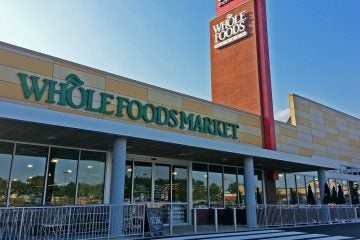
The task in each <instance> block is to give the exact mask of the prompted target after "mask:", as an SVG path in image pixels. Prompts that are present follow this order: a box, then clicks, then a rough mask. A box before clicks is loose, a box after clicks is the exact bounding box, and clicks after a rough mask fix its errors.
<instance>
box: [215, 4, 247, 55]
mask: <svg viewBox="0 0 360 240" xmlns="http://www.w3.org/2000/svg"><path fill="white" fill-rule="evenodd" d="M213 29H214V32H215V35H214V38H215V39H214V40H215V41H214V42H215V45H214V48H221V47H224V46H226V45H228V44H230V43H232V42H235V41H237V40H239V39H242V38H244V37H246V36H247V35H248V33H247V31H246V12H245V11H242V12H241V13H240V14H238V15H232V14H228V15H227V16H226V19H225V20H224V21H222V22H220V23H218V24H216V25H214V26H213Z"/></svg>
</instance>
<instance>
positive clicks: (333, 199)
mask: <svg viewBox="0 0 360 240" xmlns="http://www.w3.org/2000/svg"><path fill="white" fill-rule="evenodd" d="M330 202H331V203H334V204H336V203H337V202H338V199H337V192H336V188H335V186H333V187H332V189H331V197H330Z"/></svg>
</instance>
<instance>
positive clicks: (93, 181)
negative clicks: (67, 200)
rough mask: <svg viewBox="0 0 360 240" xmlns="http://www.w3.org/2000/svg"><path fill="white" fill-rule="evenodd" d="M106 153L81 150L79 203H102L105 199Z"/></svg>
mask: <svg viewBox="0 0 360 240" xmlns="http://www.w3.org/2000/svg"><path fill="white" fill-rule="evenodd" d="M105 162H106V153H101V152H91V151H81V157H80V163H79V171H78V196H77V200H76V202H77V204H100V203H102V202H103V199H104V178H105Z"/></svg>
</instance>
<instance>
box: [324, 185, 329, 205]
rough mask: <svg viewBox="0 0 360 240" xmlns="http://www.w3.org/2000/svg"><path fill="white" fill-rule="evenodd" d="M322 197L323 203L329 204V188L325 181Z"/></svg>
mask: <svg viewBox="0 0 360 240" xmlns="http://www.w3.org/2000/svg"><path fill="white" fill-rule="evenodd" d="M324 190H325V191H324V199H323V203H324V204H329V203H330V196H331V194H330V188H329V185H328V184H327V183H325V189H324Z"/></svg>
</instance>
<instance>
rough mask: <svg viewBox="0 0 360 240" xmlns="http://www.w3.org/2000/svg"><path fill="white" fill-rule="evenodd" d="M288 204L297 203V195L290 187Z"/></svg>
mask: <svg viewBox="0 0 360 240" xmlns="http://www.w3.org/2000/svg"><path fill="white" fill-rule="evenodd" d="M290 204H298V197H297V194H296V192H295V191H294V189H293V188H292V187H291V188H290Z"/></svg>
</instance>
